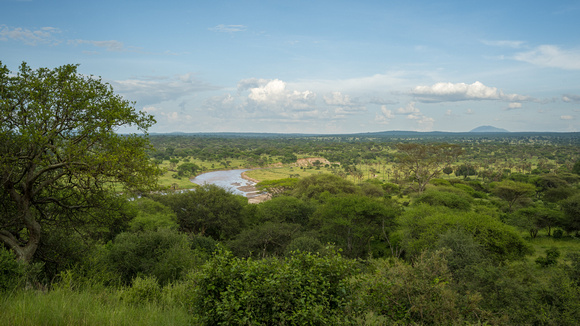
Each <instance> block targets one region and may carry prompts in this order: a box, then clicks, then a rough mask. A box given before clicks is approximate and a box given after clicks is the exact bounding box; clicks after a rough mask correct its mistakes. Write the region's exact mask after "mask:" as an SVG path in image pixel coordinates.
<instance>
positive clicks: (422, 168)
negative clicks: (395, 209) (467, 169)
mask: <svg viewBox="0 0 580 326" xmlns="http://www.w3.org/2000/svg"><path fill="white" fill-rule="evenodd" d="M397 151H398V154H397V158H398V162H399V164H400V165H401V168H402V169H403V170H405V171H408V172H409V173H410V174H411V177H412V178H413V180H414V181H415V182H417V187H416V188H417V189H416V190H417V191H418V192H423V190H425V187H426V186H427V184H428V183H429V181H430V180H431V179H433V178H434V177H436V176H437V175H439V174H440V173H441V172H442V171H443V169H444V168H445V167H446V166H449V165H451V163H453V162H455V161H456V160H457V157H458V156H459V155H460V154H461V153H462V152H463V151H462V150H461V147H459V145H454V144H416V143H403V144H398V145H397Z"/></svg>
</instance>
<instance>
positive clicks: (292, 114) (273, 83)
mask: <svg viewBox="0 0 580 326" xmlns="http://www.w3.org/2000/svg"><path fill="white" fill-rule="evenodd" d="M252 81H254V82H255V83H254V85H256V87H250V86H249V85H251V84H252ZM241 84H242V87H241V89H244V88H248V87H249V94H248V97H247V99H246V101H245V103H243V104H242V108H243V109H244V110H245V112H246V113H250V114H253V115H255V116H259V117H261V118H266V117H271V118H292V119H299V118H303V117H306V116H312V115H314V114H316V113H317V112H318V111H317V109H316V97H317V96H316V94H315V93H314V92H312V91H309V90H306V91H302V92H301V91H297V90H289V89H288V88H287V85H286V83H285V82H284V81H281V80H279V79H272V80H263V79H255V80H245V81H244V82H242V83H241ZM238 88H239V89H240V83H238Z"/></svg>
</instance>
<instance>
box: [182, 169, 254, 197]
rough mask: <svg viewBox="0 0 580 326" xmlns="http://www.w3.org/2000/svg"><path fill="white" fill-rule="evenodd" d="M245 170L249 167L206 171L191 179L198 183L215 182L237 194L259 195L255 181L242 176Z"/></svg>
mask: <svg viewBox="0 0 580 326" xmlns="http://www.w3.org/2000/svg"><path fill="white" fill-rule="evenodd" d="M245 171H248V169H237V170H227V171H213V172H206V173H203V174H200V175H198V176H197V177H195V178H193V179H191V182H193V183H195V184H198V185H204V184H214V185H216V186H219V187H222V188H225V189H227V190H230V191H231V192H233V193H234V194H236V195H242V196H246V197H248V198H252V197H255V196H257V195H258V191H257V189H256V187H254V186H255V183H254V182H252V181H249V180H245V179H243V178H242V173H243V172H245Z"/></svg>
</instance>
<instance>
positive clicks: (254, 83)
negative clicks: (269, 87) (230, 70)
mask: <svg viewBox="0 0 580 326" xmlns="http://www.w3.org/2000/svg"><path fill="white" fill-rule="evenodd" d="M269 82H270V79H263V78H248V79H242V80H240V81H239V82H238V91H239V92H241V91H246V90H248V89H250V88H256V87H262V86H264V85H266V84H268V83H269Z"/></svg>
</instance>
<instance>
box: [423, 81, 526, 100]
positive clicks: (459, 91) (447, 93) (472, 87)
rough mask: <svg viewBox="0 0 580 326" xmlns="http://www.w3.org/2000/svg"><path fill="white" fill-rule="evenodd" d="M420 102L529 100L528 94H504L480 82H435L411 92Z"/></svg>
mask: <svg viewBox="0 0 580 326" xmlns="http://www.w3.org/2000/svg"><path fill="white" fill-rule="evenodd" d="M411 95H413V96H414V97H415V98H417V99H418V100H419V101H421V102H453V101H470V100H501V101H529V100H532V98H530V97H529V96H523V95H518V94H505V93H504V92H503V91H501V90H498V89H497V88H496V87H489V86H485V85H484V84H482V83H481V82H478V81H476V82H474V83H473V84H465V83H457V84H453V83H443V82H440V83H436V84H434V85H432V86H417V87H415V88H414V89H413V91H412V92H411Z"/></svg>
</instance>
